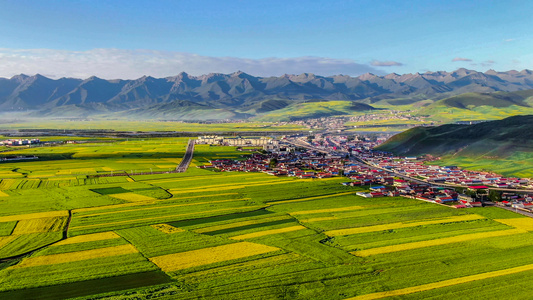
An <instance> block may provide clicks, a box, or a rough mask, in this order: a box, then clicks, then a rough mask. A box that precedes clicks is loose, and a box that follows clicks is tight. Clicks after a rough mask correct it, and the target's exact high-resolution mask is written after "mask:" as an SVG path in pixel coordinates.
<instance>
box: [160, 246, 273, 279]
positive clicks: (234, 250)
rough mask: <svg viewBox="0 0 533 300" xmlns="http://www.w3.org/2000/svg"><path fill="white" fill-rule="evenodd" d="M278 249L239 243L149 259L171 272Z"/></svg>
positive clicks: (165, 270)
mask: <svg viewBox="0 0 533 300" xmlns="http://www.w3.org/2000/svg"><path fill="white" fill-rule="evenodd" d="M278 250H280V249H279V248H276V247H271V246H266V245H261V244H255V243H249V242H240V243H234V244H228V245H222V246H216V247H210V248H203V249H199V250H192V251H187V252H180V253H174V254H168V255H163V256H156V257H152V258H150V261H152V262H153V263H154V264H156V265H157V266H158V267H160V268H161V270H163V271H164V272H172V271H177V270H182V269H187V268H192V267H197V266H203V265H208V264H212V263H217V262H222V261H227V260H233V259H239V258H243V257H248V256H253V255H259V254H264V253H268V252H273V251H278Z"/></svg>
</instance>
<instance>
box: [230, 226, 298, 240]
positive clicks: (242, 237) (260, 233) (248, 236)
mask: <svg viewBox="0 0 533 300" xmlns="http://www.w3.org/2000/svg"><path fill="white" fill-rule="evenodd" d="M302 229H306V227H304V226H302V225H296V226H291V227H285V228H280V229H270V230H263V231H258V232H252V233H248V234H242V235H237V236H233V237H231V238H230V239H232V240H245V239H251V238H256V237H260V236H265V235H271V234H278V233H284V232H291V231H296V230H302Z"/></svg>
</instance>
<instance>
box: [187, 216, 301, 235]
mask: <svg viewBox="0 0 533 300" xmlns="http://www.w3.org/2000/svg"><path fill="white" fill-rule="evenodd" d="M290 218H291V217H289V216H277V217H272V218H263V219H258V220H250V221H241V222H234V223H231V224H224V225H218V226H210V227H204V228H200V229H196V230H195V231H194V232H196V233H204V232H211V231H216V230H223V229H228V228H235V227H240V226H246V225H252V224H259V223H265V222H271V221H278V220H285V219H290Z"/></svg>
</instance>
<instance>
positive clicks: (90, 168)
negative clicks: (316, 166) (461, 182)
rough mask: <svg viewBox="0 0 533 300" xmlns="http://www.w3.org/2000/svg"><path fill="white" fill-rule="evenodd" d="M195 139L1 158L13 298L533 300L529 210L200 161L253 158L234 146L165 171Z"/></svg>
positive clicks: (5, 279)
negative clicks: (381, 193) (381, 191)
mask: <svg viewBox="0 0 533 300" xmlns="http://www.w3.org/2000/svg"><path fill="white" fill-rule="evenodd" d="M186 144H187V139H185V138H164V139H144V140H143V139H134V140H132V139H130V140H106V141H105V142H103V141H100V140H95V141H88V142H87V143H83V144H65V145H58V146H54V147H39V148H26V149H18V150H17V151H16V153H17V155H36V156H39V157H40V159H39V160H36V161H20V162H7V163H0V168H1V169H0V170H1V171H0V174H1V175H2V179H1V181H0V297H1V298H2V299H35V298H38V299H379V298H387V297H393V298H402V299H403V298H406V299H427V298H435V299H450V298H452V297H453V298H459V299H461V298H472V297H473V298H478V295H479V296H482V297H488V298H509V297H514V298H528V297H529V295H530V291H529V290H528V289H527V288H523V285H520V284H517V283H523V282H527V278H528V276H530V275H531V274H533V256H532V255H531V254H532V253H533V235H532V234H533V233H532V231H533V220H532V219H530V218H527V217H524V216H522V215H518V214H514V213H512V212H509V211H506V210H502V209H499V208H496V207H486V208H473V209H455V208H453V207H447V206H442V205H436V204H432V203H427V202H423V201H418V200H414V199H408V198H403V197H393V198H375V199H372V198H370V199H368V198H362V197H359V196H356V195H355V193H356V192H357V191H361V190H365V189H367V187H346V186H343V185H341V184H340V183H342V182H343V181H345V180H346V179H343V178H331V179H297V178H292V177H274V176H269V175H266V174H263V173H238V172H217V171H214V170H207V169H199V168H196V166H201V165H203V164H206V163H208V162H209V160H212V159H217V158H230V159H242V155H243V152H239V151H236V149H235V147H221V146H209V145H197V146H196V151H195V154H194V159H193V162H192V164H191V166H190V168H189V169H188V170H187V172H185V173H179V174H178V173H166V174H165V173H163V174H152V173H153V172H155V171H165V170H168V168H175V166H176V165H177V164H178V163H179V161H180V159H181V157H182V156H183V154H184V150H185V146H186ZM150 169H151V170H150ZM131 170H137V172H131ZM111 172H114V175H117V174H119V175H120V176H108V175H110V174H111ZM126 173H127V174H126ZM132 173H134V174H132ZM141 173H142V174H141ZM101 175H106V176H101ZM472 295H475V296H472ZM470 296H472V297H470Z"/></svg>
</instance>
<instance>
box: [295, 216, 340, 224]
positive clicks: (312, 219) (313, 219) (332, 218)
mask: <svg viewBox="0 0 533 300" xmlns="http://www.w3.org/2000/svg"><path fill="white" fill-rule="evenodd" d="M337 219H338V218H337V217H320V218H311V219H300V221H301V222H306V223H312V222H320V221H331V220H337Z"/></svg>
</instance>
